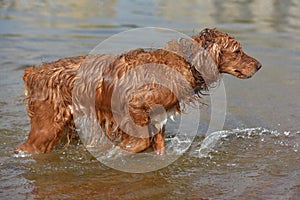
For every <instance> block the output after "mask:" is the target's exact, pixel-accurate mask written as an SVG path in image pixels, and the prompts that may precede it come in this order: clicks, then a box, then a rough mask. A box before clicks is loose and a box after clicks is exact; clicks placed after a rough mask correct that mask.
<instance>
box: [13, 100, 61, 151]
mask: <svg viewBox="0 0 300 200" xmlns="http://www.w3.org/2000/svg"><path fill="white" fill-rule="evenodd" d="M32 105H34V106H32ZM29 106H32V107H31V109H32V111H33V112H34V115H32V116H31V117H30V123H31V130H30V133H29V136H28V139H27V140H26V141H25V142H24V143H23V144H22V145H20V146H18V147H17V148H16V149H15V151H14V152H15V153H21V152H23V153H29V154H31V153H47V152H50V151H51V150H52V148H53V147H54V146H55V145H58V144H59V142H60V140H61V138H62V135H63V130H64V128H65V127H64V123H60V124H59V123H57V122H55V119H54V118H55V115H54V111H53V108H52V106H51V105H50V104H49V103H48V102H46V101H34V102H31V105H29Z"/></svg>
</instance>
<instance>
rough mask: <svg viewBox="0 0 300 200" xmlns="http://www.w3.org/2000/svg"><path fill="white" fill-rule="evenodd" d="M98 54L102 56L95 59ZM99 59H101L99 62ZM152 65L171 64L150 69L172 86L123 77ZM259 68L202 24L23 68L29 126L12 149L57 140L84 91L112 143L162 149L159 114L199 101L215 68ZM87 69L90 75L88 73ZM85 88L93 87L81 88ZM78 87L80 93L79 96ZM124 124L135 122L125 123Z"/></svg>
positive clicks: (45, 146) (242, 73)
mask: <svg viewBox="0 0 300 200" xmlns="http://www.w3.org/2000/svg"><path fill="white" fill-rule="evenodd" d="M87 60H89V61H91V60H92V61H93V64H92V65H84V62H86V61H87ZM99 60H103V62H100V63H101V64H99ZM108 61H109V62H108ZM149 63H150V65H149ZM105 64H107V66H104V67H103V66H100V65H105ZM145 65H149V66H148V67H147V68H143V71H142V72H141V71H139V70H138V69H139V68H138V67H139V66H145ZM155 65H163V66H168V67H169V68H171V69H172V70H171V71H170V70H166V71H163V70H165V68H161V70H162V71H159V72H158V73H160V74H161V73H163V74H164V76H163V77H165V79H166V80H165V81H166V82H168V83H169V82H172V84H171V85H169V86H170V87H171V88H172V89H170V88H168V87H165V86H163V85H160V84H155V81H154V82H153V83H148V84H145V85H139V82H140V81H141V80H140V79H139V76H137V75H136V74H133V75H134V76H132V77H135V78H133V79H132V78H131V79H130V80H128V79H126V78H125V77H126V76H125V74H128V73H129V72H130V71H134V70H136V71H137V72H135V73H140V74H141V73H142V74H143V76H145V77H146V76H147V77H148V78H150V79H151V78H152V79H157V77H156V76H152V75H151V74H153V72H154V71H155V70H156V68H155ZM260 68H261V64H260V63H259V62H258V61H257V60H256V59H254V58H252V57H250V56H248V55H246V54H245V53H244V52H243V51H242V47H241V45H240V43H238V42H237V41H236V40H235V39H234V38H233V37H232V36H230V35H229V34H226V33H222V32H220V31H218V30H217V29H204V30H203V31H201V32H200V33H199V34H198V35H195V36H193V37H192V38H191V39H179V40H176V41H175V40H174V41H170V42H169V43H167V44H166V46H165V47H164V48H163V49H157V50H143V49H136V50H133V51H130V52H127V53H124V54H122V55H85V56H77V57H70V58H63V59H59V60H57V61H55V62H50V63H42V64H41V65H40V66H39V67H30V68H27V69H26V70H25V71H24V74H23V80H24V83H25V95H26V98H25V100H26V101H27V112H28V116H29V118H30V124H31V130H30V133H29V136H28V139H27V140H26V141H25V142H24V143H23V144H22V145H20V146H18V147H17V148H16V149H15V152H16V153H18V152H25V153H46V152H50V151H51V150H52V149H53V147H54V146H56V145H58V144H59V143H60V141H61V138H62V136H63V134H64V131H65V130H66V129H67V128H69V127H71V130H74V128H73V127H74V120H73V115H74V112H75V113H78V112H80V109H82V108H87V107H89V106H91V105H89V102H90V101H88V100H87V99H85V98H86V97H89V96H90V98H92V101H94V102H95V105H93V104H92V108H91V109H92V110H93V109H94V110H95V115H96V117H97V121H98V124H99V125H100V126H101V128H102V132H103V133H104V134H105V135H106V136H107V137H108V138H109V139H110V140H111V141H113V142H114V141H117V140H118V143H115V144H116V145H118V146H120V147H121V148H122V149H124V150H126V151H129V152H140V151H143V150H145V149H147V148H149V147H151V146H152V147H153V148H154V150H155V151H156V152H157V153H158V154H163V152H164V148H165V143H164V132H165V123H166V117H169V116H170V115H174V114H175V113H179V114H180V113H181V112H182V109H183V108H182V105H186V104H190V103H193V102H195V101H199V100H200V98H201V92H202V91H207V90H208V89H209V87H210V85H211V84H213V83H214V82H216V81H218V79H219V78H220V73H228V74H232V75H234V76H236V77H239V78H243V79H244V78H250V77H251V76H252V75H253V74H254V73H255V72H256V71H257V70H259V69H260ZM144 69H146V70H144ZM95 72H96V73H95ZM172 72H174V73H172ZM89 73H91V74H90V75H95V74H96V76H97V77H96V78H94V79H91V78H90V75H89ZM176 74H177V75H178V74H179V76H181V77H184V81H182V80H181V79H180V78H178V77H177V78H176V76H177V75H176ZM83 77H85V78H83ZM160 78H162V77H160ZM172 80H173V81H172ZM174 80H176V81H174ZM161 81H164V80H161ZM117 82H122V84H121V85H119V86H120V87H121V89H122V90H121V91H125V92H121V93H120V92H119V93H118V92H117V94H116V95H119V96H118V97H119V98H120V99H123V101H124V102H126V103H127V104H126V105H127V107H128V110H129V115H125V116H123V115H118V113H122V112H123V110H122V109H123V107H122V106H120V108H114V109H116V110H113V108H112V100H113V99H112V95H113V93H114V91H116V90H117V89H118V88H117V85H118V84H117ZM119 89H120V88H119ZM93 91H94V94H93V95H92V94H91V95H89V94H90V93H93ZM127 91H131V92H127ZM194 91H196V92H194ZM126 92H127V93H128V94H127V93H126ZM195 93H196V94H195ZM82 94H85V95H83V96H84V98H82ZM156 105H159V106H160V107H155V106H156ZM156 108H158V110H157V111H156V110H155V109H156ZM159 108H164V110H165V113H167V116H165V115H164V113H163V114H161V113H160V112H161V109H159ZM115 113H117V114H115ZM153 113H154V114H153ZM116 118H117V119H116ZM130 123H133V124H135V125H138V126H132V124H130ZM132 127H139V128H140V129H138V130H137V129H135V130H131V128H132ZM129 132H140V133H139V135H144V136H146V137H139V136H136V137H135V136H133V135H132V134H128V133H129ZM69 133H70V132H69ZM71 133H73V131H71Z"/></svg>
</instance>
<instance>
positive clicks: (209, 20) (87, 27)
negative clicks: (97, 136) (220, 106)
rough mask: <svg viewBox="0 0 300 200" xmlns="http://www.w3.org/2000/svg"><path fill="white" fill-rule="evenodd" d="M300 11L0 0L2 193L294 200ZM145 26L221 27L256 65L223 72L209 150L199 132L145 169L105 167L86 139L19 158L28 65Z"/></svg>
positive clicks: (299, 131)
mask: <svg viewBox="0 0 300 200" xmlns="http://www.w3.org/2000/svg"><path fill="white" fill-rule="evenodd" d="M299 10H300V2H299V1H297V0H286V1H279V0H265V1H259V0H252V1H245V0H228V1H221V0H212V1H205V0H191V1H176V2H175V1H171V0H164V1H163V0H156V1H129V0H128V1H126V0H111V1H108V0H104V1H101V0H85V1H83V0H64V1H58V0H52V1H50V0H43V1H38V0H0V94H1V96H0V145H1V148H0V169H1V171H0V174H1V176H0V199H201V198H203V199H207V198H212V199H249V198H250V199H299V197H300V156H299V151H300V147H299V144H300V123H299V119H300V88H299V85H300V45H299V44H300V13H299ZM149 26H154V27H164V28H170V29H174V30H176V31H179V32H182V33H184V34H187V35H193V34H194V33H197V32H198V31H200V30H201V29H203V28H205V27H217V28H218V29H220V30H222V31H225V32H228V33H230V34H232V35H234V36H235V37H236V38H237V39H238V40H239V41H240V42H241V43H242V45H243V47H244V50H245V51H246V52H247V53H248V54H249V55H251V56H253V57H255V58H257V59H258V60H260V61H261V62H262V64H263V68H262V69H261V70H260V71H259V72H258V73H257V74H256V75H255V76H254V77H253V78H252V79H249V80H238V79H236V78H235V77H231V76H229V75H224V77H223V79H224V84H225V89H226V96H227V115H226V121H225V125H224V130H225V131H221V130H220V132H217V134H216V135H219V136H220V137H216V138H215V145H214V146H213V147H212V148H210V149H208V150H207V154H206V156H200V155H199V152H198V150H199V148H200V146H201V143H202V142H203V139H204V137H203V136H202V135H201V128H200V129H199V137H197V138H196V140H195V141H194V143H193V145H192V146H191V148H190V150H189V151H188V152H186V153H185V154H184V155H183V156H182V157H180V159H179V160H177V161H176V162H174V163H173V164H171V165H170V166H168V167H166V168H164V169H161V170H159V171H155V172H149V173H146V174H129V173H123V172H119V171H116V170H113V169H110V168H108V167H106V166H104V165H102V164H101V163H99V162H97V160H96V159H94V158H93V157H92V156H91V155H90V154H89V153H88V152H87V151H86V150H85V149H84V147H83V146H82V145H70V146H68V147H67V148H65V149H57V150H55V151H54V152H52V153H49V154H45V155H34V156H29V157H23V158H22V157H15V156H14V154H13V148H14V147H15V146H17V145H18V144H20V143H21V142H22V141H24V140H25V138H26V136H27V134H28V132H29V130H30V126H29V122H28V118H27V115H26V110H25V106H24V103H23V101H22V99H23V97H24V96H23V81H22V73H23V70H24V69H25V67H26V66H28V65H39V64H40V63H41V62H47V61H54V60H56V59H59V58H62V57H68V56H75V55H81V54H87V53H89V52H90V51H91V50H92V49H93V48H94V47H95V46H96V45H97V44H98V43H100V42H101V41H103V40H105V39H107V38H108V37H110V36H112V35H114V34H117V33H120V32H122V31H126V30H130V29H132V28H142V27H149ZM201 112H203V113H204V115H205V113H206V112H208V111H207V109H203V110H202V111H201ZM206 120H207V119H205V117H204V119H203V121H202V124H203V126H205V124H207V123H208V122H207V121H206Z"/></svg>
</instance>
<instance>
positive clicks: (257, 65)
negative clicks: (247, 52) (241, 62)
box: [255, 62, 262, 70]
mask: <svg viewBox="0 0 300 200" xmlns="http://www.w3.org/2000/svg"><path fill="white" fill-rule="evenodd" d="M261 66H262V65H261V63H260V62H258V63H256V65H255V68H256V70H259V69H260V68H261Z"/></svg>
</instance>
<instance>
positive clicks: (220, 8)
mask: <svg viewBox="0 0 300 200" xmlns="http://www.w3.org/2000/svg"><path fill="white" fill-rule="evenodd" d="M156 7H157V15H158V16H161V17H163V18H165V19H167V20H172V21H187V22H189V23H199V22H201V23H203V24H200V25H202V26H203V25H204V26H206V25H214V24H222V23H235V24H236V23H237V24H240V25H241V26H242V24H249V25H251V24H253V23H255V25H256V26H257V28H261V29H260V31H264V32H269V31H283V30H285V29H293V30H295V29H299V28H300V21H299V20H298V19H299V17H300V12H299V10H300V2H299V1H297V0H287V1H280V0H267V1H260V0H252V1H222V0H212V1H202V0H198V1H197V0H193V1H179V2H176V3H174V1H172V0H157V1H156ZM242 27H243V26H242Z"/></svg>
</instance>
